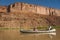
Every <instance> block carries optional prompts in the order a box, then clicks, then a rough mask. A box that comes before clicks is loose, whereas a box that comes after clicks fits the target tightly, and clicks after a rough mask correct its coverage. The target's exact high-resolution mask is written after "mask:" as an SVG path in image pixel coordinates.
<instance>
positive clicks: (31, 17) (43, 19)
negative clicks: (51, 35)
mask: <svg viewBox="0 0 60 40" xmlns="http://www.w3.org/2000/svg"><path fill="white" fill-rule="evenodd" d="M49 25H52V26H60V10H57V9H53V8H46V7H42V6H37V5H31V4H27V3H15V4H11V5H9V6H8V7H0V27H14V28H15V27H16V28H17V27H18V28H20V27H22V28H24V29H29V28H33V27H48V26H49Z"/></svg>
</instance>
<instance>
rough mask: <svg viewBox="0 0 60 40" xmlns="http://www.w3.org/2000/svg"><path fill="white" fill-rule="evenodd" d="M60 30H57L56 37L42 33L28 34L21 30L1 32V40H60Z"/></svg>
mask: <svg viewBox="0 0 60 40" xmlns="http://www.w3.org/2000/svg"><path fill="white" fill-rule="evenodd" d="M59 31H60V29H57V31H56V33H57V34H55V35H52V34H47V33H40V34H26V33H20V31H19V30H0V40H60V32H59Z"/></svg>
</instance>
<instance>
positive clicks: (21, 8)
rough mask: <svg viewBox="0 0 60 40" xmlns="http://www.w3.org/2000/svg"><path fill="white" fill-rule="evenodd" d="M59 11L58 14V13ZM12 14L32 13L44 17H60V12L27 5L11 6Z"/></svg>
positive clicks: (16, 4) (17, 4)
mask: <svg viewBox="0 0 60 40" xmlns="http://www.w3.org/2000/svg"><path fill="white" fill-rule="evenodd" d="M57 11H58V12H57ZM10 12H28V13H29V12H32V13H37V14H43V15H56V16H60V10H57V9H53V8H47V7H43V6H37V5H32V4H27V3H15V4H11V5H10Z"/></svg>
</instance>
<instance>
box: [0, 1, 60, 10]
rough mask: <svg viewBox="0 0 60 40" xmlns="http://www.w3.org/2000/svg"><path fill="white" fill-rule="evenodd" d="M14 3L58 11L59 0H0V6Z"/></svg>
mask: <svg viewBox="0 0 60 40" xmlns="http://www.w3.org/2000/svg"><path fill="white" fill-rule="evenodd" d="M15 2H26V3H30V4H36V5H42V6H46V7H52V8H57V9H60V0H0V5H3V6H4V5H5V6H8V5H9V4H13V3H15Z"/></svg>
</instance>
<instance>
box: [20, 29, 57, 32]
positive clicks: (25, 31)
mask: <svg viewBox="0 0 60 40" xmlns="http://www.w3.org/2000/svg"><path fill="white" fill-rule="evenodd" d="M55 31H56V30H55V29H54V30H46V31H32V30H20V32H22V33H52V32H55Z"/></svg>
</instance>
